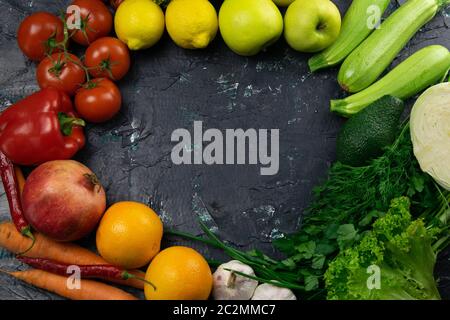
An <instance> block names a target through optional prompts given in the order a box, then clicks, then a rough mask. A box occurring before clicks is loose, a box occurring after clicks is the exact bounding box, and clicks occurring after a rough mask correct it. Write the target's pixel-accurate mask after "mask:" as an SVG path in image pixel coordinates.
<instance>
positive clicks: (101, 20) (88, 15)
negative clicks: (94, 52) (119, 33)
mask: <svg viewBox="0 0 450 320" xmlns="http://www.w3.org/2000/svg"><path fill="white" fill-rule="evenodd" d="M72 5H75V6H78V7H79V8H80V14H81V29H80V30H77V31H75V33H73V34H72V39H73V41H75V42H76V43H78V44H81V45H83V46H87V45H89V44H90V43H92V42H93V41H95V40H97V39H98V38H101V37H105V36H107V35H108V34H110V33H111V30H112V27H113V17H112V14H111V12H109V9H108V7H107V6H106V5H105V4H104V3H103V2H102V1H99V0H75V1H73V2H72Z"/></svg>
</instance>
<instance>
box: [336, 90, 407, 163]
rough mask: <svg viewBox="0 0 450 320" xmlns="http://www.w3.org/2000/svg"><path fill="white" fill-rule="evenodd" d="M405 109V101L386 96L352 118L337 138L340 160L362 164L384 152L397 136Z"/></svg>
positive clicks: (338, 158)
mask: <svg viewBox="0 0 450 320" xmlns="http://www.w3.org/2000/svg"><path fill="white" fill-rule="evenodd" d="M404 109H405V105H404V103H403V101H402V100H400V99H398V98H396V97H393V96H384V97H382V98H380V99H379V100H377V101H375V102H373V103H372V104H370V105H369V106H367V108H365V109H363V110H362V111H360V112H359V113H357V114H356V115H354V116H353V117H352V118H350V119H349V120H348V121H347V122H346V123H345V124H344V126H343V127H342V129H341V131H340V133H339V135H338V137H337V160H338V161H340V162H341V163H343V164H347V165H350V166H354V167H358V166H363V165H365V164H367V162H368V161H370V160H372V159H374V158H376V157H378V156H380V155H382V154H383V149H384V148H385V147H387V146H389V145H391V144H392V143H393V142H394V141H395V138H396V137H397V134H398V128H399V121H400V117H401V115H402V113H403V111H404Z"/></svg>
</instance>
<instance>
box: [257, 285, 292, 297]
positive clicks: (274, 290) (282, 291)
mask: <svg viewBox="0 0 450 320" xmlns="http://www.w3.org/2000/svg"><path fill="white" fill-rule="evenodd" d="M252 300H297V297H296V296H295V295H294V293H293V292H292V290H290V289H287V288H281V287H277V286H274V285H272V284H269V283H263V284H261V285H259V286H258V287H257V288H256V290H255V293H254V294H253V297H252Z"/></svg>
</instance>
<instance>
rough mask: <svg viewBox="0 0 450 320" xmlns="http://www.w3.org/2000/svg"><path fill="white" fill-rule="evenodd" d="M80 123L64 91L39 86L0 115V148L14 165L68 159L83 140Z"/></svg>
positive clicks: (82, 143) (82, 144)
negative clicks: (40, 88)
mask: <svg viewBox="0 0 450 320" xmlns="http://www.w3.org/2000/svg"><path fill="white" fill-rule="evenodd" d="M82 126H84V121H83V120H81V119H78V118H76V114H75V112H74V109H73V105H72V102H71V101H70V98H69V97H68V96H67V95H66V94H65V93H63V92H61V91H58V90H56V89H53V88H47V89H43V90H41V91H38V92H36V93H34V94H32V95H31V96H29V97H27V98H25V99H23V100H21V101H19V102H17V103H16V104H14V105H12V106H10V107H9V108H8V109H6V110H5V111H4V112H3V113H2V114H1V115H0V150H1V151H2V152H3V153H4V154H5V155H6V156H7V157H8V158H9V159H10V160H11V161H12V162H13V163H15V164H18V165H39V164H41V163H44V162H47V161H51V160H66V159H70V158H72V157H73V156H74V155H75V153H77V151H78V150H80V149H81V148H82V147H83V146H84V144H85V137H84V133H83V128H82Z"/></svg>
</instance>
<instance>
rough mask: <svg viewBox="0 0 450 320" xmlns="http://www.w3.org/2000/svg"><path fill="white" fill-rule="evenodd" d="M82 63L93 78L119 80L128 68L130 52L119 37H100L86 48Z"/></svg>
mask: <svg viewBox="0 0 450 320" xmlns="http://www.w3.org/2000/svg"><path fill="white" fill-rule="evenodd" d="M84 63H85V65H86V67H88V68H89V73H90V74H91V75H92V76H93V77H95V78H109V79H111V80H120V79H122V78H123V77H124V76H125V75H126V74H127V72H128V70H130V53H129V52H128V47H127V46H126V45H125V44H124V43H123V42H122V41H120V40H119V39H116V38H112V37H105V38H100V39H98V40H95V42H93V43H92V44H91V45H90V46H89V48H87V50H86V55H85V59H84Z"/></svg>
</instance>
